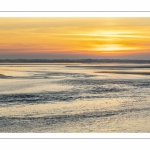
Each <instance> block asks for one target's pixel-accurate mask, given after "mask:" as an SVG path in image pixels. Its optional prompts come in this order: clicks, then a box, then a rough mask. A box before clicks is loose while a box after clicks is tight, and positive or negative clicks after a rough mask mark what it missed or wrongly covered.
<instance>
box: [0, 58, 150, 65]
mask: <svg viewBox="0 0 150 150" xmlns="http://www.w3.org/2000/svg"><path fill="white" fill-rule="evenodd" d="M3 63H150V60H128V59H53V60H49V59H0V64H3Z"/></svg>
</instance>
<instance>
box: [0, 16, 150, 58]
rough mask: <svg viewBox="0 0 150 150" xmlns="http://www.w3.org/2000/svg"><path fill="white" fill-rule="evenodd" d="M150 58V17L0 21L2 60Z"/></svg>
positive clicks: (13, 19) (0, 55) (6, 19)
mask: <svg viewBox="0 0 150 150" xmlns="http://www.w3.org/2000/svg"><path fill="white" fill-rule="evenodd" d="M6 58H8V59H14V58H15V59H19V58H26V59H28V58H29V59H34V58H41V59H44V58H45V59H66V58H67V59H81V58H104V59H105V58H111V59H113V58H120V59H150V18H0V59H6Z"/></svg>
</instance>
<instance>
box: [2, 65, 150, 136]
mask: <svg viewBox="0 0 150 150" xmlns="http://www.w3.org/2000/svg"><path fill="white" fill-rule="evenodd" d="M0 132H11V133H14V132H46V133H49V132H58V133H59V132H73V133H74V132H80V133H81V132H98V133H100V132H114V133H116V132H121V133H124V132H150V64H119V63H118V64H117V63H106V64H104V63H97V64H96V63H92V64H81V63H76V64H71V63H70V64H69V63H66V64H65V63H64V64H62V63H61V64H3V65H2V64H1V65H0Z"/></svg>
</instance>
